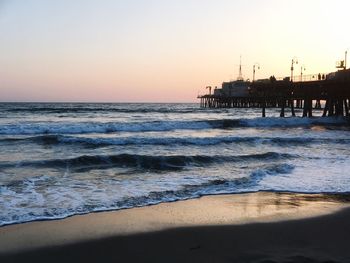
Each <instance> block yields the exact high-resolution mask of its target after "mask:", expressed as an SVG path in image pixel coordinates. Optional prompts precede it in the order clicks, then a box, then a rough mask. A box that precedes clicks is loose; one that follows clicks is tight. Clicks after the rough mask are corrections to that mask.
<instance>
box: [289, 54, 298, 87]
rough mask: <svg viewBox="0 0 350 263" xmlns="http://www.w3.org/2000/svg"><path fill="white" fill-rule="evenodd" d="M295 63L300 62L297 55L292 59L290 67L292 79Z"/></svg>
mask: <svg viewBox="0 0 350 263" xmlns="http://www.w3.org/2000/svg"><path fill="white" fill-rule="evenodd" d="M294 64H298V58H297V57H294V58H293V59H292V66H291V67H290V81H293V70H294Z"/></svg>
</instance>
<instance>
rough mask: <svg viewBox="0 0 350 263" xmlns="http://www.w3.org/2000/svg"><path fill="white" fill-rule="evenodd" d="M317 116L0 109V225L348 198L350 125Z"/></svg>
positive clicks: (119, 107)
mask: <svg viewBox="0 0 350 263" xmlns="http://www.w3.org/2000/svg"><path fill="white" fill-rule="evenodd" d="M286 114H287V115H288V112H287V113H286ZM297 114H299V115H300V114H301V113H300V112H297ZM314 114H315V115H316V117H313V118H300V117H293V118H292V117H289V118H288V117H287V118H280V117H278V115H279V113H278V110H277V109H268V110H267V116H268V117H266V118H261V110H260V109H201V108H200V107H199V105H198V104H127V103H125V104H96V103H2V104H0V225H6V224H13V223H20V222H27V221H33V220H44V219H55V218H64V217H67V216H71V215H75V214H83V213H90V212H95V211H106V210H117V209H122V208H129V207H137V206H145V205H150V204H156V203H160V202H167V201H176V200H183V199H189V198H196V197H200V196H203V195H213V194H225V193H242V192H255V191H290V192H303V193H321V192H331V193H343V192H349V191H350V148H349V146H350V126H349V124H348V121H347V120H345V119H343V118H329V117H327V118H322V117H317V116H320V115H321V114H322V113H321V111H318V112H317V111H316V112H315V113H314Z"/></svg>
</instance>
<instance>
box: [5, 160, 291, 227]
mask: <svg viewBox="0 0 350 263" xmlns="http://www.w3.org/2000/svg"><path fill="white" fill-rule="evenodd" d="M293 169H294V166H293V165H289V164H272V165H264V166H262V167H260V168H258V169H256V170H254V171H253V172H251V173H250V174H248V175H247V176H245V177H240V178H233V179H217V180H209V181H206V182H203V183H199V184H188V185H182V186H180V187H179V188H178V189H176V190H165V191H151V192H149V193H147V194H145V195H141V196H131V197H118V196H108V199H106V200H100V202H99V203H94V204H93V205H92V204H90V203H89V202H88V201H87V199H89V198H93V196H94V194H95V190H92V192H90V193H86V194H87V195H88V196H89V198H87V197H84V196H81V193H79V192H75V195H76V196H75V198H74V199H75V200H76V202H75V203H72V202H62V203H63V204H64V205H63V206H61V207H56V206H55V207H44V208H43V207H41V208H40V209H39V208H31V209H29V208H28V209H26V208H23V207H22V208H21V209H19V210H17V209H15V210H9V211H8V213H5V214H2V215H0V226H3V225H8V224H14V223H23V222H29V221H35V220H52V219H62V218H66V217H69V216H72V215H78V214H86V213H91V212H99V211H110V210H119V209H125V208H131V207H140V206H146V205H152V204H158V203H161V202H172V201H178V200H185V199H191V198H197V197H200V196H203V195H213V194H229V193H239V192H247V191H252V189H254V187H255V186H256V185H257V184H258V183H259V181H260V180H262V179H263V178H264V177H265V176H274V175H278V174H289V173H291V172H292V171H293ZM50 180H53V178H52V177H50V176H40V177H38V178H32V179H25V180H24V181H21V182H17V183H16V184H12V185H7V186H1V185H0V193H2V195H3V196H10V195H16V196H17V198H16V199H15V200H17V202H18V203H26V202H28V200H27V198H28V197H24V196H22V195H21V194H20V193H18V190H17V189H16V188H18V187H19V186H21V187H23V188H25V189H23V191H26V192H29V193H31V194H32V195H33V197H32V199H34V200H35V199H38V202H45V197H43V195H42V194H40V193H37V192H36V188H35V187H36V185H38V184H40V185H51V184H50V183H49V182H48V181H50ZM70 183H72V182H70ZM75 183H76V184H79V185H81V182H75ZM71 187H74V186H71ZM64 189H65V191H67V192H69V193H70V194H72V191H70V188H68V187H67V188H64ZM254 190H255V191H260V190H264V189H254ZM52 194H53V193H52ZM65 194H66V193H65V192H59V191H55V193H54V195H55V199H57V200H61V201H62V200H65V199H64V198H65ZM21 197H22V198H26V200H21ZM100 198H101V196H100V197H99V199H100ZM12 205H14V204H12ZM14 207H16V205H14ZM12 208H13V207H12Z"/></svg>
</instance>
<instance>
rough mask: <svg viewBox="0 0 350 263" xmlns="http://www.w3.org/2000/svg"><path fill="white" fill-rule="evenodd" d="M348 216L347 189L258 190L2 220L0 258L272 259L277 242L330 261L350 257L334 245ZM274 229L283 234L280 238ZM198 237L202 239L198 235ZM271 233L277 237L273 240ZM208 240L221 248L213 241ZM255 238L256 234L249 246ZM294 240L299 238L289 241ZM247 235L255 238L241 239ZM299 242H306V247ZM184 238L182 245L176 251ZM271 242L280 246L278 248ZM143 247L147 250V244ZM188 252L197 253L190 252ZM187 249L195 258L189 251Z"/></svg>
mask: <svg viewBox="0 0 350 263" xmlns="http://www.w3.org/2000/svg"><path fill="white" fill-rule="evenodd" d="M349 220H350V195H349V194H297V193H281V192H256V193H244V194H233V195H232V194H229V195H212V196H204V197H200V198H198V199H189V200H184V201H176V202H170V203H160V204H156V205H150V206H146V207H137V208H130V209H123V210H117V211H110V212H98V213H90V214H84V215H76V216H71V217H68V218H65V219H59V220H45V221H34V222H29V223H22V224H14V225H7V226H2V227H0V259H1V262H20V261H21V260H24V259H27V258H30V259H32V260H33V261H34V260H36V261H38V260H39V261H38V262H47V261H50V262H59V261H62V260H65V261H67V260H68V262H73V261H78V260H85V261H88V262H92V261H94V260H93V259H95V260H97V259H96V258H95V257H94V256H96V253H97V254H99V253H101V252H102V251H104V253H103V254H105V257H106V260H105V261H109V259H111V258H113V257H116V256H120V257H121V258H122V259H123V261H127V262H129V261H130V262H145V261H146V262H147V261H149V262H158V261H157V260H159V262H164V261H166V260H168V261H169V260H170V261H171V262H179V261H185V262H192V261H196V260H199V258H201V259H202V260H201V261H203V262H208V261H209V262H221V260H220V258H221V256H219V255H222V256H224V255H225V257H229V258H230V257H233V258H236V260H240V259H243V258H242V256H243V255H242V254H241V253H243V254H244V255H246V256H248V257H250V256H252V255H256V256H257V255H258V254H259V253H262V254H264V255H265V256H261V257H259V256H258V258H264V257H266V258H267V259H270V260H272V259H271V257H272V256H273V257H275V256H277V258H278V257H280V256H283V255H279V253H280V252H279V251H280V249H282V248H283V249H282V250H283V251H284V254H286V255H287V254H288V255H289V256H291V255H293V254H295V253H296V254H300V255H302V256H304V254H305V256H306V257H309V258H315V259H316V258H323V259H325V260H326V259H327V260H335V261H336V260H339V259H342V258H347V259H350V252H347V249H345V248H344V249H343V250H341V253H340V252H339V249H342V248H343V246H344V245H346V244H349V243H350V235H349V237H348V236H347V235H344V234H348V233H350V223H348V222H349ZM296 225H297V226H298V227H297V228H295V226H296ZM339 230H341V231H340V232H339ZM346 230H347V231H346ZM259 231H262V232H263V233H260V232H259ZM276 231H277V232H276ZM310 231H311V232H310ZM317 231H319V232H322V233H317ZM274 233H275V234H274ZM277 233H280V234H281V235H282V236H284V237H285V239H283V240H279V239H280V238H278V235H277V236H276V234H277ZM283 233H284V234H283ZM342 233H343V234H342ZM173 235H175V236H174V237H173ZM198 236H200V238H199V239H198V240H197V238H198ZM170 237H172V238H170ZM273 237H274V238H277V239H276V240H279V242H278V243H275V241H274V238H273ZM193 238H194V239H193ZM163 239H165V240H167V242H168V244H169V247H166V244H167V243H166V242H165V243H164V242H163V241H162V240H163ZM194 240H197V241H196V242H195V241H194ZM214 240H216V241H217V242H219V243H220V244H221V245H222V247H218V244H216V243H215V242H214ZM257 240H260V241H259V242H258V243H257V244H256V245H254V243H255V242H257ZM264 240H265V241H266V242H265V241H264ZM293 240H298V242H296V243H295V244H294V243H293ZM145 241H147V242H145ZM248 241H249V242H251V243H252V244H253V245H251V246H250V245H247V244H246V245H245V246H243V244H245V242H248ZM345 241H346V242H345ZM169 242H170V243H169ZM213 242H214V243H213ZM249 242H248V243H249ZM305 242H306V243H305ZM197 243H198V244H197ZM241 243H242V244H241ZM291 243H293V245H294V248H293V246H291V251H289V252H290V253H289V252H288V253H287V252H286V251H288V247H289V246H290V245H291ZM298 243H300V247H298ZM283 244H285V245H286V246H283ZM305 244H307V245H311V247H310V248H309V249H308V248H307V246H306V245H305ZM184 245H185V247H186V249H185V250H184V251H182V252H181V253H180V252H176V251H177V250H178V249H180V248H182V247H183V246H184ZM287 245H288V246H287ZM164 246H165V247H164ZM231 246H232V247H231ZM237 246H238V247H240V246H242V247H241V248H240V249H239V250H238V251H236V252H230V251H231V250H232V249H234V248H235V247H237ZM276 246H277V247H280V248H279V249H278V251H277V250H276V249H277V247H276ZM314 246H316V247H314ZM105 247H110V249H105ZM144 247H148V248H149V250H147V251H145V250H144ZM229 247H230V248H231V250H230V249H228V248H229ZM204 248H205V249H204ZM267 248H268V249H267ZM321 248H322V249H321ZM87 249H88V250H87ZM89 249H90V250H91V251H90V250H89ZM169 249H170V250H169ZM213 249H214V250H215V251H216V250H217V253H219V254H217V256H218V258H217V257H215V259H218V260H212V261H210V260H209V258H208V259H207V260H205V259H204V258H203V255H206V253H208V251H212V250H213ZM266 249H267V250H266ZM303 249H304V250H303ZM327 249H328V250H329V252H327ZM221 250H222V251H221ZM269 250H274V252H273V253H272V254H271V255H270V254H269V253H267V252H266V251H269ZM282 250H281V251H282ZM64 251H66V252H67V251H70V252H69V254H70V257H68V258H62V257H65V256H64V254H65V253H63V252H64ZM136 251H143V252H142V253H141V254H143V255H144V257H142V258H139V256H138V255H136V254H137V253H136ZM194 251H195V252H196V253H192V252H194ZM220 251H221V252H220ZM249 251H251V252H249ZM298 251H299V252H298ZM300 251H304V252H305V253H304V252H300ZM315 251H316V252H319V253H320V254H318V253H316V252H315ZM335 251H337V253H336V254H337V255H335V254H334V253H335ZM199 252H201V253H199ZM135 253H136V254H135ZM167 253H172V254H174V259H170V258H168V259H166V256H167ZM203 253H204V254H203ZM266 253H267V254H266ZM310 253H311V254H312V255H311V254H310ZM314 253H315V254H314ZM192 254H195V255H197V256H198V258H197V256H196V257H195V258H193V255H192ZM306 254H307V255H306ZM337 257H338V258H337ZM73 259H74V260H73ZM142 259H145V260H142ZM151 259H153V260H151ZM175 259H176V260H175ZM40 260H41V261H40ZM55 260H57V261H55ZM172 260H174V261H172ZM222 262H226V261H222ZM238 262H239V261H238ZM246 262H255V261H249V260H248V261H246ZM257 262H259V261H257ZM272 262H273V261H272ZM277 262H278V261H277ZM292 262H294V261H292ZM296 262H298V261H296ZM315 262H317V261H315Z"/></svg>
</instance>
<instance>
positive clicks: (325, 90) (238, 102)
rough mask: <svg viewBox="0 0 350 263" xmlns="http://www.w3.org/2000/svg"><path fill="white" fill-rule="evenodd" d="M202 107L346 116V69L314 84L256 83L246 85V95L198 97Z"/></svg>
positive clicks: (349, 89) (349, 79)
mask: <svg viewBox="0 0 350 263" xmlns="http://www.w3.org/2000/svg"><path fill="white" fill-rule="evenodd" d="M198 98H199V99H200V106H201V107H204V108H261V109H262V116H263V117H265V109H266V108H280V109H281V113H280V116H281V117H284V116H285V109H286V108H290V109H291V115H292V116H295V111H294V108H302V109H303V115H302V116H303V117H307V116H308V117H311V116H312V110H313V108H318V109H321V108H322V109H323V116H334V115H336V116H349V114H350V112H349V108H350V69H347V70H342V71H338V72H336V73H335V75H334V76H333V77H332V78H327V79H324V80H316V81H303V82H292V81H275V80H271V81H256V82H252V83H250V85H249V87H248V93H247V95H246V96H225V95H212V94H208V95H203V96H198ZM321 101H325V103H321Z"/></svg>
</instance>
